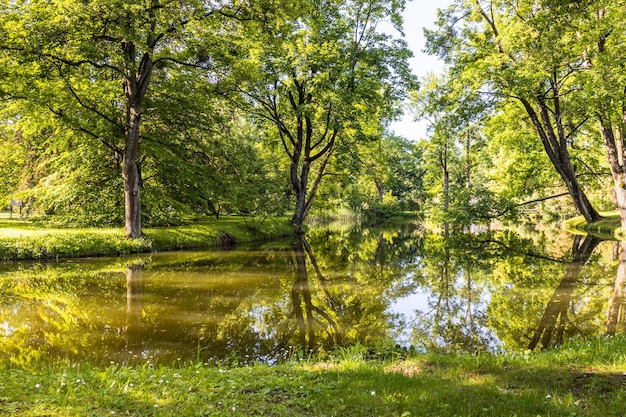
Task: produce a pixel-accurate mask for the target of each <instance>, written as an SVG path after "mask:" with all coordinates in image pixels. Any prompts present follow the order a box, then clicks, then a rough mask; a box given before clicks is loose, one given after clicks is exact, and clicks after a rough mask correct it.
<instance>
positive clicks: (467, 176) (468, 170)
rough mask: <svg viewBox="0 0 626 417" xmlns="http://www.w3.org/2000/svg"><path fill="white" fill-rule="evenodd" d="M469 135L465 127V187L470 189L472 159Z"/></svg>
mask: <svg viewBox="0 0 626 417" xmlns="http://www.w3.org/2000/svg"><path fill="white" fill-rule="evenodd" d="M470 148H471V137H470V131H469V129H467V131H466V133H465V188H466V189H468V190H469V189H470V187H471V185H472V183H471V181H470V179H471V178H470V174H471V170H472V161H471V160H470V150H471V149H470Z"/></svg>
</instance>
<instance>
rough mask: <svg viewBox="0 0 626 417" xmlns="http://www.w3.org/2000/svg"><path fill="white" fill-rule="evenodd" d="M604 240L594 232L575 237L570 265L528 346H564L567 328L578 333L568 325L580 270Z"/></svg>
mask: <svg viewBox="0 0 626 417" xmlns="http://www.w3.org/2000/svg"><path fill="white" fill-rule="evenodd" d="M601 241H602V239H600V238H597V237H594V236H591V235H586V236H584V237H582V236H580V235H576V236H574V242H573V244H572V261H571V262H570V263H569V264H568V265H567V268H566V270H565V276H564V277H563V280H561V283H560V284H559V286H558V287H557V289H556V290H555V291H554V294H553V295H552V297H551V298H550V301H548V304H547V305H546V308H545V311H544V313H543V317H542V318H541V321H540V322H539V325H538V326H537V329H536V330H535V332H534V334H533V336H532V338H531V340H530V343H529V344H528V349H530V350H534V349H535V348H537V346H540V347H541V348H543V349H545V348H548V347H552V346H557V345H562V344H563V342H564V341H565V333H566V331H568V330H570V331H572V333H575V332H577V329H571V328H568V324H570V323H569V320H568V311H570V309H571V304H572V300H573V296H574V291H575V289H576V286H577V285H578V277H579V275H580V271H581V270H582V267H583V266H584V265H585V264H586V263H587V261H588V260H589V257H590V256H591V254H592V253H593V251H594V249H595V248H596V246H598V244H599V243H600V242H601Z"/></svg>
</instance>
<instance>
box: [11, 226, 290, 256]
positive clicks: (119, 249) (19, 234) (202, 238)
mask: <svg viewBox="0 0 626 417" xmlns="http://www.w3.org/2000/svg"><path fill="white" fill-rule="evenodd" d="M291 233H293V228H292V226H291V225H290V224H289V222H288V221H287V219H266V220H264V221H253V220H251V219H245V218H242V217H228V218H224V219H221V220H203V221H198V222H195V223H193V224H190V225H185V226H175V227H164V228H145V229H144V235H145V236H144V237H142V238H140V239H133V240H131V239H126V238H125V237H124V230H123V229H114V228H102V229H96V228H89V229H75V228H74V229H60V228H45V227H41V226H38V225H35V224H32V223H29V222H24V221H16V220H8V219H0V260H18V259H42V258H44V259H45V258H73V257H85V256H114V255H124V254H130V253H143V252H151V251H166V250H180V249H195V248H210V247H219V246H228V245H231V244H233V243H242V242H251V241H256V240H265V239H269V238H272V237H278V236H285V235H289V234H291Z"/></svg>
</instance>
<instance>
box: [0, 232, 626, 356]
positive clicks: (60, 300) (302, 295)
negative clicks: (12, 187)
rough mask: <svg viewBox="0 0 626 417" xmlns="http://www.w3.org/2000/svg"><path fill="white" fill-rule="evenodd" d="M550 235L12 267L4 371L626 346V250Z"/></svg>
mask: <svg viewBox="0 0 626 417" xmlns="http://www.w3.org/2000/svg"><path fill="white" fill-rule="evenodd" d="M550 233H555V234H549V233H547V232H545V231H540V232H537V231H534V232H530V231H528V230H522V231H512V230H508V231H493V232H486V233H480V234H471V233H465V234H454V233H452V234H450V235H449V236H445V235H436V234H428V233H424V232H423V230H421V229H419V228H417V227H415V225H411V224H410V223H405V224H392V225H387V226H386V227H384V228H377V229H375V228H366V227H358V228H353V229H337V230H330V229H324V230H317V231H313V232H311V233H310V234H308V235H307V237H306V239H300V240H285V241H277V242H269V243H265V244H261V245H255V246H250V247H238V248H234V249H233V250H230V251H207V252H177V253H162V254H153V255H150V256H139V257H135V258H133V259H128V258H126V259H125V258H117V259H109V260H105V259H102V260H95V261H94V260H75V261H66V262H60V263H51V264H37V263H34V264H27V263H12V264H4V265H0V296H1V298H0V300H2V301H1V302H0V360H2V361H13V362H17V363H22V364H27V363H33V362H38V361H43V360H53V359H69V360H81V359H82V358H87V359H89V360H91V361H93V362H98V361H100V362H102V363H105V364H108V363H109V362H110V361H114V362H133V361H135V362H145V361H151V362H159V361H160V362H166V363H171V362H172V361H177V360H189V359H191V360H198V361H203V362H210V361H232V360H238V361H241V360H261V361H267V362H272V361H275V360H279V359H280V358H283V357H287V356H290V355H293V354H294V353H297V352H305V353H306V352H311V351H324V350H331V349H333V348H335V347H336V346H347V345H351V344H354V343H356V342H360V343H362V344H364V345H366V346H370V347H377V346H379V345H381V344H384V345H389V344H399V345H402V346H406V347H409V346H413V347H415V348H418V349H437V350H446V351H472V352H475V351H495V350H500V349H510V350H526V349H541V348H548V347H551V346H554V345H558V344H561V343H563V342H564V341H566V340H567V339H568V338H569V337H573V336H579V335H582V336H584V335H593V334H604V333H605V332H606V333H609V334H613V333H615V332H619V331H623V330H624V327H625V326H624V324H623V323H624V305H625V301H624V296H625V294H624V287H625V283H626V278H625V277H624V275H625V274H626V255H625V254H624V247H622V248H621V252H620V259H619V262H617V263H616V262H614V260H613V253H614V249H613V242H600V241H598V240H597V239H594V238H591V237H584V238H583V237H574V236H570V235H565V234H558V233H560V232H558V231H557V232H550ZM609 293H610V294H612V295H611V296H609ZM124 294H125V296H124ZM607 300H608V303H607ZM607 310H608V314H607Z"/></svg>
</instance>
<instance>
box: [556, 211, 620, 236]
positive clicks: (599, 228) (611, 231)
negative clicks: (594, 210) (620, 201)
mask: <svg viewBox="0 0 626 417" xmlns="http://www.w3.org/2000/svg"><path fill="white" fill-rule="evenodd" d="M600 215H601V216H602V217H603V218H602V219H600V220H599V221H597V222H594V223H591V224H587V222H586V221H585V218H584V217H583V216H576V217H574V218H571V219H569V220H566V221H565V222H564V223H563V227H564V228H565V229H566V230H568V231H570V232H572V233H575V234H582V235H586V234H588V233H592V234H593V235H595V236H598V237H603V238H605V239H615V238H616V237H617V236H619V235H620V234H621V224H620V218H619V213H618V212H617V211H609V212H602V213H600Z"/></svg>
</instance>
